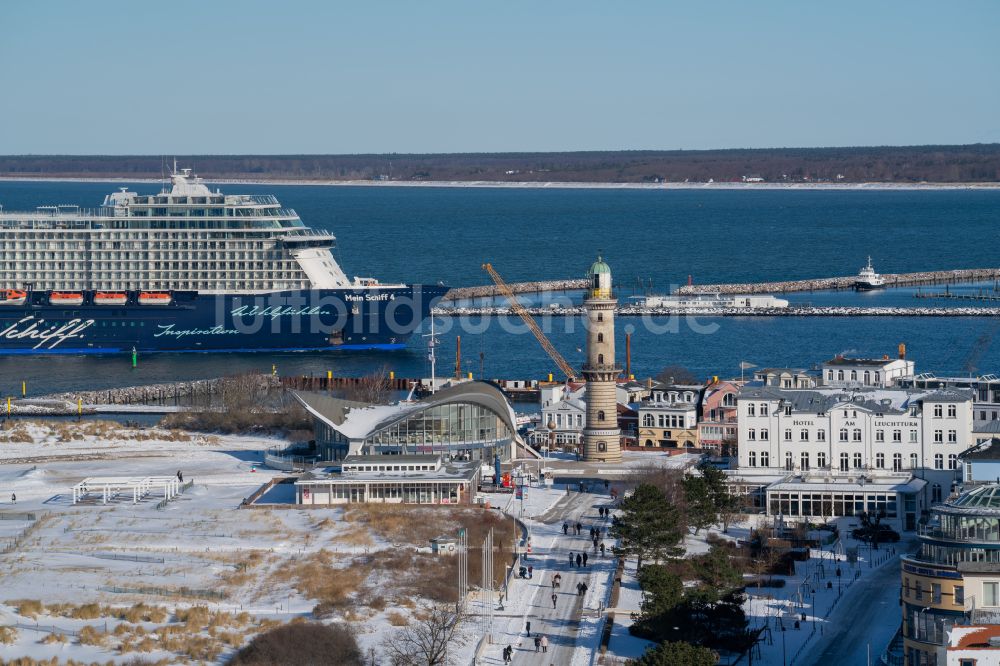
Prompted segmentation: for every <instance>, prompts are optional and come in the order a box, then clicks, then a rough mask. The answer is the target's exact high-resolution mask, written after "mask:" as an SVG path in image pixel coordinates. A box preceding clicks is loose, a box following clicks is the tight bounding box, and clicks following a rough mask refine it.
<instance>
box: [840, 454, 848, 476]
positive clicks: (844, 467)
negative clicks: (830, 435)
mask: <svg viewBox="0 0 1000 666" xmlns="http://www.w3.org/2000/svg"><path fill="white" fill-rule="evenodd" d="M847 462H848V459H847V454H846V453H841V454H840V471H841V472H846V471H847Z"/></svg>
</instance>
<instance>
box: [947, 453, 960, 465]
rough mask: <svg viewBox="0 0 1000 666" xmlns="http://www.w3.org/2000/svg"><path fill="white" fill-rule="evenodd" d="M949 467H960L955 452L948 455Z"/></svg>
mask: <svg viewBox="0 0 1000 666" xmlns="http://www.w3.org/2000/svg"><path fill="white" fill-rule="evenodd" d="M948 469H958V456H957V455H955V454H954V453H952V454H951V455H949V456H948Z"/></svg>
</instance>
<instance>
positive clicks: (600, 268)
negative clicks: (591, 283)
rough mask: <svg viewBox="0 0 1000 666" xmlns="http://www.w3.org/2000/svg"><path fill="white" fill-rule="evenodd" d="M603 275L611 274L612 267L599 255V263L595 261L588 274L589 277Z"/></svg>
mask: <svg viewBox="0 0 1000 666" xmlns="http://www.w3.org/2000/svg"><path fill="white" fill-rule="evenodd" d="M602 273H608V274H609V275H610V273H611V267H610V266H608V265H607V264H606V263H604V260H603V259H602V258H601V257H600V255H598V257H597V261H595V262H594V263H593V264H592V265H591V267H590V272H589V273H587V275H588V276H591V275H601V274H602Z"/></svg>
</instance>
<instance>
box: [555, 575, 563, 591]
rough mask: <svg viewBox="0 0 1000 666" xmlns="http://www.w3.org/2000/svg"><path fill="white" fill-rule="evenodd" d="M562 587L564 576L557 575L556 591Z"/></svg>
mask: <svg viewBox="0 0 1000 666" xmlns="http://www.w3.org/2000/svg"><path fill="white" fill-rule="evenodd" d="M560 587H562V574H556V589H557V590H558V589H559V588H560Z"/></svg>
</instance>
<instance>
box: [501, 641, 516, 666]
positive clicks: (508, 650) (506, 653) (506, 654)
mask: <svg viewBox="0 0 1000 666" xmlns="http://www.w3.org/2000/svg"><path fill="white" fill-rule="evenodd" d="M513 654H514V647H513V646H512V645H508V646H507V647H505V648H504V649H503V663H505V664H509V663H510V658H511V656H512V655H513Z"/></svg>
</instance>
